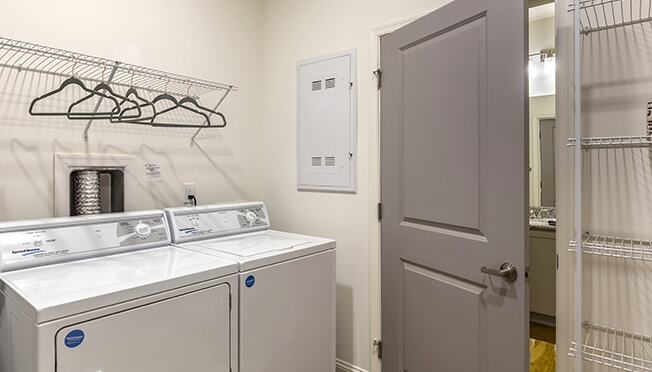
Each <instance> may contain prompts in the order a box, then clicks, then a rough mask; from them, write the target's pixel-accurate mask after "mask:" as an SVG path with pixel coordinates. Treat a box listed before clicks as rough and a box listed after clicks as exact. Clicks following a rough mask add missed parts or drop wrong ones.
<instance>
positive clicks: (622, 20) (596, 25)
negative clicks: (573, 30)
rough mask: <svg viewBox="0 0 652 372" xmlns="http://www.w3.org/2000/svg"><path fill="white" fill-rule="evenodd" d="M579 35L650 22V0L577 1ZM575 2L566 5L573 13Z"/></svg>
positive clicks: (651, 3)
mask: <svg viewBox="0 0 652 372" xmlns="http://www.w3.org/2000/svg"><path fill="white" fill-rule="evenodd" d="M577 3H579V9H580V29H581V31H580V32H581V33H582V34H584V35H588V34H590V33H592V32H598V31H605V30H610V29H614V28H619V27H627V26H633V25H636V24H641V23H648V22H652V0H579V1H577ZM575 4H576V2H572V3H569V4H568V11H569V12H573V11H575V8H576V5H575Z"/></svg>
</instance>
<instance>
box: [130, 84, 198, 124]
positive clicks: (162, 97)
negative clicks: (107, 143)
mask: <svg viewBox="0 0 652 372" xmlns="http://www.w3.org/2000/svg"><path fill="white" fill-rule="evenodd" d="M169 82H170V81H169V80H168V81H167V82H166V83H165V93H163V94H160V95H158V96H156V97H155V98H154V99H153V100H152V104H154V105H156V103H158V102H162V101H168V102H171V103H172V105H171V106H170V107H168V108H166V109H163V110H161V111H158V110H156V111H155V113H154V115H153V116H152V118H151V119H150V118H146V120H143V119H137V120H133V121H129V123H132V124H148V125H150V126H152V127H167V128H205V127H207V126H210V118H209V117H208V115H206V114H205V113H203V112H201V111H199V110H196V109H193V108H192V107H187V106H183V105H180V104H179V100H177V99H176V97H174V96H173V95H171V94H169V93H167V87H168V83H169ZM178 109H183V110H185V111H189V112H192V113H195V114H197V115H200V116H202V117H203V119H204V124H201V125H200V124H188V123H163V122H156V119H157V118H158V117H159V116H161V115H163V114H166V113H169V112H172V111H174V110H178Z"/></svg>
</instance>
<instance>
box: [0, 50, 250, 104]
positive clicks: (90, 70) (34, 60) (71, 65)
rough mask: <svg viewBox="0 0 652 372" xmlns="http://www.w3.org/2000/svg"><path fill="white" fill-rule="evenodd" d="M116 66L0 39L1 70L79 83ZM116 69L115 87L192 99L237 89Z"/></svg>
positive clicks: (176, 76)
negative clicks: (11, 70) (133, 88)
mask: <svg viewBox="0 0 652 372" xmlns="http://www.w3.org/2000/svg"><path fill="white" fill-rule="evenodd" d="M116 62H118V61H113V60H109V59H105V58H99V57H94V56H91V55H87V54H82V53H75V52H71V51H66V50H63V49H57V48H52V47H47V46H43V45H38V44H33V43H27V42H23V41H18V40H12V39H8V38H3V37H0V66H1V67H4V68H12V69H17V70H19V71H29V72H33V73H44V74H50V75H55V76H60V77H63V76H66V77H69V76H72V75H75V76H76V77H77V78H79V79H82V80H89V81H102V80H105V78H106V75H107V74H108V71H110V69H111V68H112V67H113V66H114V65H115V64H116ZM118 66H119V67H118V69H117V70H116V73H115V77H114V79H113V84H115V85H118V86H124V87H127V86H129V87H130V86H132V83H133V86H134V87H136V88H141V89H147V90H151V91H156V92H166V93H170V94H176V95H186V94H188V95H191V96H194V97H198V96H201V95H203V94H206V93H209V92H213V91H227V90H229V91H237V89H238V88H237V87H236V86H234V85H232V84H226V83H220V82H214V81H210V80H206V79H199V78H193V77H189V76H184V75H180V74H175V73H168V72H164V71H160V70H156V69H152V68H148V67H144V66H138V65H134V64H129V63H123V62H118ZM105 72H106V73H105ZM103 73H104V75H105V76H104V77H102V75H103Z"/></svg>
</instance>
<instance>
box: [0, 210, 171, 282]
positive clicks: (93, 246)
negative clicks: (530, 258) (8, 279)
mask: <svg viewBox="0 0 652 372" xmlns="http://www.w3.org/2000/svg"><path fill="white" fill-rule="evenodd" d="M62 221H65V222H62ZM41 222H45V223H41V224H35V225H33V226H31V225H29V224H23V225H21V226H20V227H11V226H9V227H5V226H3V227H2V228H0V271H5V270H10V269H13V268H21V267H29V266H38V265H41V264H46V263H48V262H50V261H53V260H58V261H61V260H63V259H64V258H66V256H74V255H78V256H79V255H83V256H84V257H92V256H93V255H95V253H96V254H97V255H101V254H102V251H106V250H110V249H116V250H120V251H127V250H135V249H140V248H144V247H152V246H163V245H167V244H168V243H169V241H170V237H169V232H168V228H167V224H166V220H165V215H164V214H163V212H160V213H158V214H154V215H153V214H151V213H150V214H148V215H142V216H137V215H133V214H128V215H125V216H124V217H123V218H119V217H116V215H106V217H97V216H94V217H90V218H89V217H73V218H65V219H52V220H48V221H41Z"/></svg>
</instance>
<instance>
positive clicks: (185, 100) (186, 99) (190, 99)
mask: <svg viewBox="0 0 652 372" xmlns="http://www.w3.org/2000/svg"><path fill="white" fill-rule="evenodd" d="M185 104H192V105H194V106H195V107H197V110H201V111H205V112H208V114H209V115H208V116H209V118H210V115H217V116H219V117H220V119H222V124H219V125H211V124H210V123H208V125H207V126H208V127H212V128H224V127H226V117H224V115H223V114H222V113H221V112H218V111H215V110H211V109H210V108H208V107H204V106H202V105H201V104H200V103H199V101H197V100H196V99H195V98H193V97H184V98H182V99H181V100H179V105H180V106H183V107H185V108H187V109H190V107H188V106H185Z"/></svg>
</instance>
